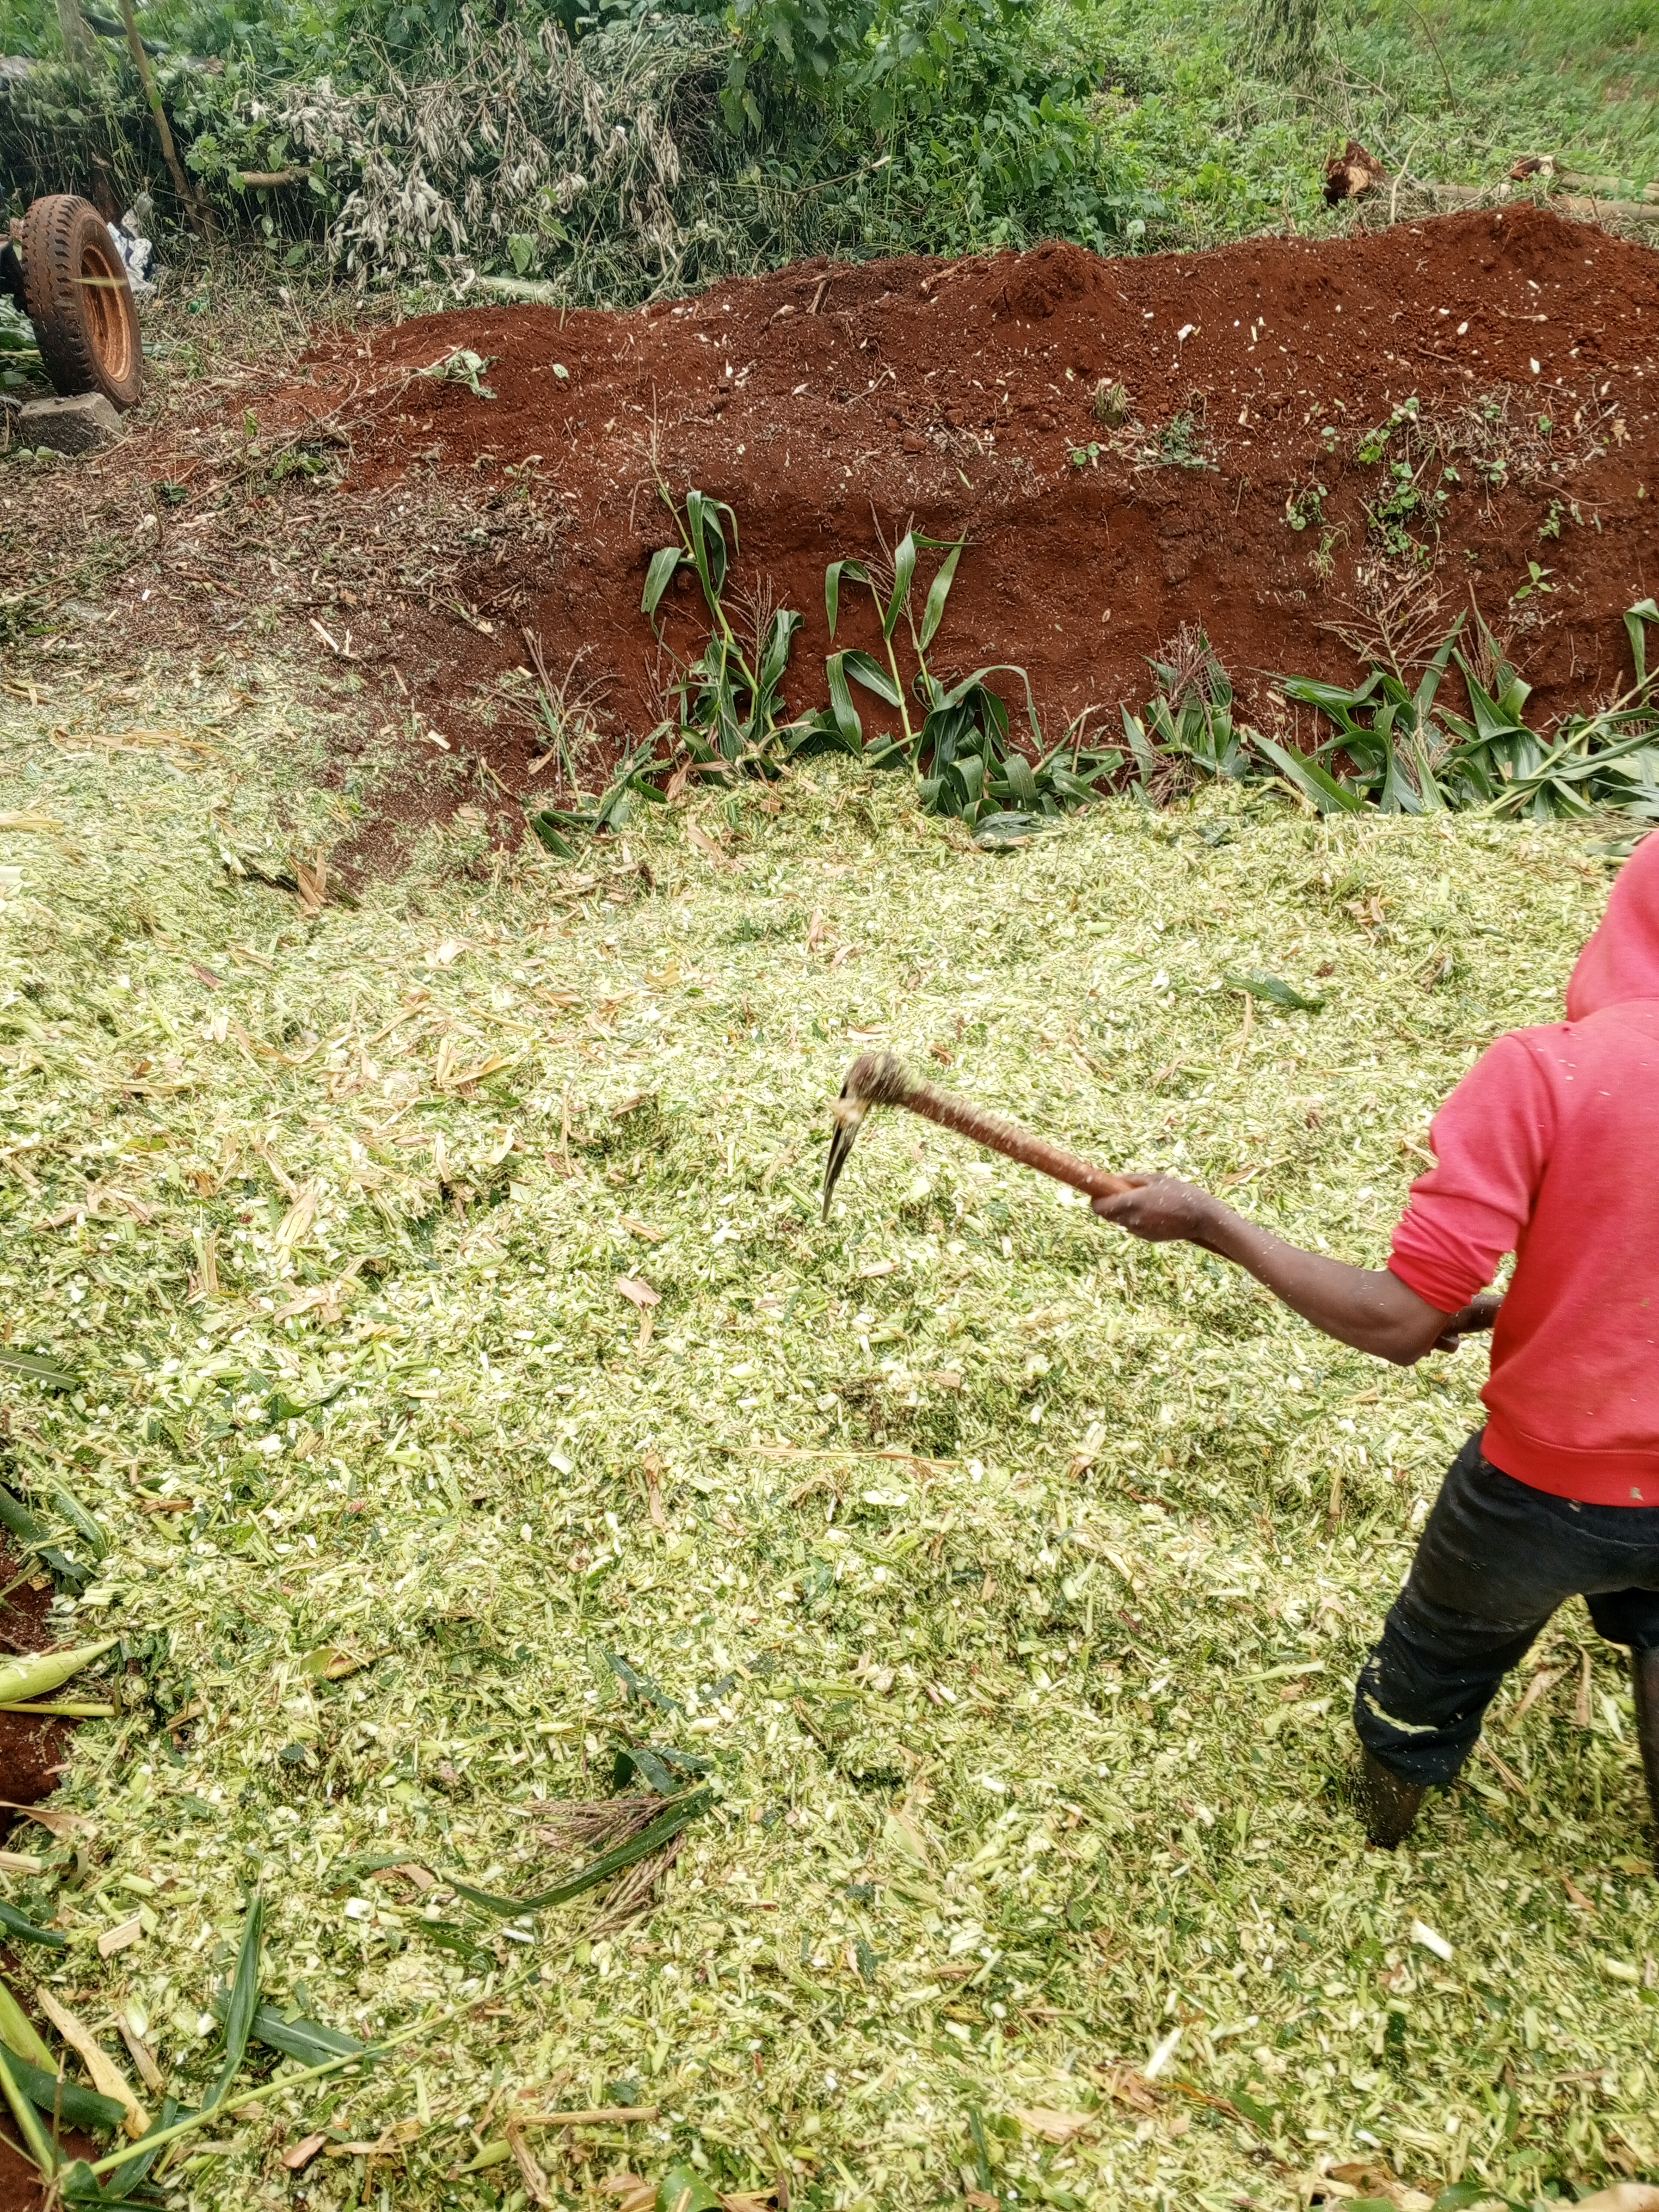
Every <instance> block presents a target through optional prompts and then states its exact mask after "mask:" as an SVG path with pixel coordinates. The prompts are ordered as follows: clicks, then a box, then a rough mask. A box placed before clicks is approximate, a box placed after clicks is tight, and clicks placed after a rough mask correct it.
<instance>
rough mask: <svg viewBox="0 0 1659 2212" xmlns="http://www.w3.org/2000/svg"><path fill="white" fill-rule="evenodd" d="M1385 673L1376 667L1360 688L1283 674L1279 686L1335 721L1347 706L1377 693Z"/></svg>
mask: <svg viewBox="0 0 1659 2212" xmlns="http://www.w3.org/2000/svg"><path fill="white" fill-rule="evenodd" d="M1384 675H1385V671H1383V670H1382V669H1380V668H1373V669H1372V671H1371V672H1370V675H1369V676H1368V677H1367V678H1366V679H1365V681H1364V683H1363V684H1361V685H1360V686H1359V688H1358V690H1344V689H1343V687H1342V686H1341V685H1340V684H1321V683H1319V682H1318V681H1316V678H1313V677H1311V676H1283V677H1281V678H1279V689H1280V690H1282V691H1283V692H1284V694H1285V697H1286V698H1287V699H1294V700H1295V702H1296V703H1297V706H1298V707H1317V708H1320V709H1321V711H1322V713H1324V714H1328V715H1330V717H1331V718H1332V720H1340V717H1341V714H1342V710H1343V709H1344V708H1355V707H1363V706H1364V705H1366V704H1367V703H1368V702H1369V701H1370V699H1372V698H1373V697H1374V696H1376V690H1377V687H1378V685H1379V684H1382V683H1383V680H1384Z"/></svg>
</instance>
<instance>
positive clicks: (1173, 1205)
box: [1093, 1175, 1503, 1367]
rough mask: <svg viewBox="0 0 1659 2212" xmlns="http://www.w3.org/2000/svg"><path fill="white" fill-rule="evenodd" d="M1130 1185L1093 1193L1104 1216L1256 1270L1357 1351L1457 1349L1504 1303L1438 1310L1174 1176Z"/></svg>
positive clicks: (1155, 1239)
mask: <svg viewBox="0 0 1659 2212" xmlns="http://www.w3.org/2000/svg"><path fill="white" fill-rule="evenodd" d="M1122 1181H1123V1182H1125V1183H1126V1184H1127V1186H1128V1187H1127V1188H1126V1189H1123V1190H1120V1191H1117V1192H1115V1193H1113V1194H1110V1195H1109V1196H1106V1197H1102V1198H1097V1199H1096V1200H1094V1204H1093V1211H1094V1212H1096V1213H1097V1214H1098V1215H1099V1216H1100V1218H1101V1219H1102V1220H1103V1221H1109V1222H1110V1223H1111V1224H1112V1225H1113V1226H1114V1227H1115V1228H1118V1229H1124V1230H1127V1231H1128V1233H1129V1234H1130V1236H1132V1237H1144V1238H1145V1240H1146V1242H1147V1243H1149V1244H1171V1243H1188V1244H1197V1245H1199V1246H1200V1247H1201V1248H1202V1249H1204V1250H1205V1251H1206V1252H1214V1253H1216V1254H1217V1255H1218V1256H1219V1257H1220V1258H1221V1259H1224V1260H1231V1261H1233V1263H1234V1264H1235V1265H1236V1266H1237V1267H1243V1269H1244V1270H1245V1271H1246V1273H1249V1274H1252V1275H1254V1276H1255V1279H1256V1280H1257V1282H1259V1283H1261V1284H1262V1285H1265V1286H1266V1288H1267V1289H1268V1290H1270V1291H1272V1292H1273V1296H1274V1297H1277V1298H1279V1299H1282V1300H1283V1302H1284V1303H1285V1304H1286V1305H1287V1306H1289V1307H1290V1308H1291V1311H1292V1312H1294V1313H1298V1314H1300V1315H1301V1316H1302V1318H1303V1319H1304V1321H1309V1322H1312V1323H1313V1325H1314V1327H1315V1328H1317V1329H1322V1330H1323V1331H1324V1333H1325V1334H1326V1335H1327V1336H1334V1338H1336V1340H1337V1341H1338V1342H1339V1343H1340V1344H1351V1345H1352V1346H1354V1347H1355V1348H1356V1350H1358V1351H1360V1352H1372V1353H1374V1354H1375V1355H1376V1357H1377V1358H1379V1359H1390V1360H1392V1361H1394V1363H1395V1365H1396V1366H1400V1367H1409V1366H1412V1365H1413V1364H1414V1363H1415V1362H1416V1361H1418V1360H1419V1359H1421V1358H1423V1356H1424V1354H1425V1352H1455V1351H1456V1349H1457V1347H1458V1344H1459V1342H1460V1340H1462V1338H1463V1337H1465V1336H1468V1335H1473V1334H1475V1333H1476V1332H1477V1331H1479V1330H1481V1329H1487V1328H1491V1327H1492V1322H1493V1321H1494V1320H1495V1319H1496V1317H1497V1314H1498V1307H1499V1306H1500V1305H1501V1304H1503V1300H1502V1298H1501V1297H1498V1296H1496V1295H1495V1294H1493V1293H1492V1292H1489V1291H1488V1292H1485V1293H1483V1294H1482V1295H1481V1296H1480V1297H1478V1298H1474V1299H1472V1300H1471V1301H1470V1303H1469V1304H1468V1305H1466V1306H1465V1307H1464V1308H1463V1309H1462V1312H1461V1313H1455V1314H1445V1313H1442V1312H1441V1311H1440V1310H1439V1309H1438V1308H1437V1307H1436V1306H1431V1304H1429V1303H1428V1301H1427V1299H1426V1298H1419V1297H1418V1295H1417V1293H1416V1291H1413V1290H1410V1289H1408V1288H1407V1285H1405V1284H1404V1283H1402V1282H1401V1279H1400V1278H1399V1276H1398V1275H1395V1274H1393V1273H1390V1272H1389V1269H1388V1268H1386V1267H1350V1266H1349V1265H1348V1263H1347V1262H1346V1261H1344V1260H1332V1259H1329V1258H1328V1257H1327V1256H1326V1255H1324V1254H1323V1253H1319V1252H1304V1250H1302V1249H1301V1248H1300V1246H1298V1245H1295V1244H1287V1243H1285V1240H1284V1239H1283V1237H1274V1236H1273V1235H1271V1234H1270V1233H1269V1232H1268V1231H1267V1230H1265V1229H1260V1228H1258V1227H1257V1226H1256V1225H1255V1222H1253V1221H1247V1220H1246V1219H1245V1218H1244V1217H1243V1214H1241V1213H1235V1212H1233V1210H1232V1208H1231V1206H1224V1205H1223V1204H1222V1202H1221V1200H1219V1199H1218V1198H1214V1197H1212V1195H1211V1194H1210V1193H1209V1192H1208V1191H1206V1190H1201V1189H1200V1188H1199V1187H1198V1185H1197V1184H1196V1183H1190V1182H1182V1181H1181V1180H1180V1178H1179V1177H1178V1176H1143V1175H1130V1176H1124V1177H1122Z"/></svg>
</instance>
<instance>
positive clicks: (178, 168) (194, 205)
mask: <svg viewBox="0 0 1659 2212" xmlns="http://www.w3.org/2000/svg"><path fill="white" fill-rule="evenodd" d="M121 21H122V22H123V23H124V24H125V26H126V33H127V51H128V52H129V53H131V56H132V66H133V67H134V69H136V70H137V72H138V82H139V83H140V84H142V85H143V88H144V97H145V99H146V100H148V101H149V112H150V113H151V115H153V116H154V117H155V131H156V136H157V137H159V138H160V139H161V155H162V159H163V160H164V161H166V163H167V173H168V174H169V175H170V176H171V177H172V179H173V190H174V191H176V192H177V193H178V195H179V199H180V201H181V202H182V204H183V206H184V210H185V214H186V216H189V218H190V222H191V228H192V229H194V230H196V231H197V232H198V233H199V234H201V235H202V236H204V237H211V235H212V234H213V217H212V215H211V213H210V210H209V209H208V207H207V204H206V203H205V201H204V200H201V199H199V198H198V197H197V194H196V191H195V190H194V188H193V187H192V185H191V181H190V179H189V178H188V177H187V176H186V175H185V166H184V163H183V162H182V161H180V160H179V149H178V148H177V147H176V146H175V145H174V144H173V125H171V124H170V123H169V122H168V121H167V110H166V108H165V107H163V106H162V105H161V87H160V85H158V84H157V83H156V82H155V70H153V69H152V68H151V67H150V64H149V55H148V54H147V53H146V52H144V42H143V39H142V38H141V37H140V36H139V34H138V18H137V15H135V14H134V13H133V6H132V0H121Z"/></svg>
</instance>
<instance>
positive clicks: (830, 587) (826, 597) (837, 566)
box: [823, 561, 870, 645]
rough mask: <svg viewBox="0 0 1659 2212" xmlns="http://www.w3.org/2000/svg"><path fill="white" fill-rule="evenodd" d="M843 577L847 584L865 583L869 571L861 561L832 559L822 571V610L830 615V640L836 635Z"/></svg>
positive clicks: (833, 640)
mask: <svg viewBox="0 0 1659 2212" xmlns="http://www.w3.org/2000/svg"><path fill="white" fill-rule="evenodd" d="M843 576H844V577H845V578H846V579H847V580H848V583H849V584H867V583H868V582H869V580H870V572H869V570H868V569H867V568H866V567H865V565H864V563H863V562H862V561H832V562H830V563H829V567H828V568H826V569H825V570H824V572H823V611H824V612H825V614H827V615H828V616H829V641H830V643H831V644H832V645H833V644H834V642H835V637H836V617H837V616H838V615H839V614H840V612H841V582H842V577H843Z"/></svg>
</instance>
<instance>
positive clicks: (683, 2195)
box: [656, 2166, 720, 2212]
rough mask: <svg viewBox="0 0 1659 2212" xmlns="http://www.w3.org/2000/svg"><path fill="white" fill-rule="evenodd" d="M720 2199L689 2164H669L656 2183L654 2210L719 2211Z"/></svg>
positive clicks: (675, 2211) (670, 2211)
mask: <svg viewBox="0 0 1659 2212" xmlns="http://www.w3.org/2000/svg"><path fill="white" fill-rule="evenodd" d="M656 2212H720V2198H719V2197H716V2196H715V2194H714V2191H713V2190H712V2189H711V2188H710V2187H709V2186H708V2183H707V2182H706V2181H705V2180H704V2179H702V2175H701V2174H699V2173H697V2172H695V2171H694V2170H693V2168H692V2167H690V2166H670V2167H669V2169H668V2171H667V2172H666V2173H665V2174H664V2176H663V2178H662V2179H661V2180H660V2181H659V2183H658V2184H657V2206H656Z"/></svg>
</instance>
